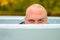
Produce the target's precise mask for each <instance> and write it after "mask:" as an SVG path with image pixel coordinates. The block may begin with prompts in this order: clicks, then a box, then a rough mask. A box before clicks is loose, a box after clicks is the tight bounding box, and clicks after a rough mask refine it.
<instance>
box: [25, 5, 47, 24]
mask: <svg viewBox="0 0 60 40" xmlns="http://www.w3.org/2000/svg"><path fill="white" fill-rule="evenodd" d="M25 24H47V12H46V10H45V8H44V7H43V6H42V5H39V4H33V5H31V6H30V7H28V8H27V10H26V17H25Z"/></svg>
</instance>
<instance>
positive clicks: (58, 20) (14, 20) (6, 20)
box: [0, 16, 60, 24]
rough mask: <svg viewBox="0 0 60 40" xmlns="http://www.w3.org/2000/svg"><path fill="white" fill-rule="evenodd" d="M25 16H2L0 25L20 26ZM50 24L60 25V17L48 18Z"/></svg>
mask: <svg viewBox="0 0 60 40" xmlns="http://www.w3.org/2000/svg"><path fill="white" fill-rule="evenodd" d="M24 18H25V16H0V24H19V23H21V22H23V21H24ZM48 23H49V24H60V17H48Z"/></svg>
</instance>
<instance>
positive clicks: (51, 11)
mask: <svg viewBox="0 0 60 40" xmlns="http://www.w3.org/2000/svg"><path fill="white" fill-rule="evenodd" d="M36 3H38V4H41V5H43V6H44V7H45V8H46V10H47V12H48V16H60V0H0V16H24V15H25V11H26V8H27V7H29V6H30V5H32V4H36Z"/></svg>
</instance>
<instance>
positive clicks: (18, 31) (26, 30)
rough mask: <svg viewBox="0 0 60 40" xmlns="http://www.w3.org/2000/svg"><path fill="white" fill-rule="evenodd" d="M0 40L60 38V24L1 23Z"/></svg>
mask: <svg viewBox="0 0 60 40" xmlns="http://www.w3.org/2000/svg"><path fill="white" fill-rule="evenodd" d="M0 40H60V24H35V25H34V24H22V25H21V24H0Z"/></svg>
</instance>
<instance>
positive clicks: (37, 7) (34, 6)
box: [26, 4, 47, 15]
mask: <svg viewBox="0 0 60 40" xmlns="http://www.w3.org/2000/svg"><path fill="white" fill-rule="evenodd" d="M32 10H40V11H43V12H44V14H45V15H47V11H46V9H45V8H44V7H43V6H42V5H40V4H32V5H31V6H29V7H28V8H27V10H26V15H28V14H29V12H30V11H32ZM30 14H31V13H30ZM40 14H41V13H40Z"/></svg>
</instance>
